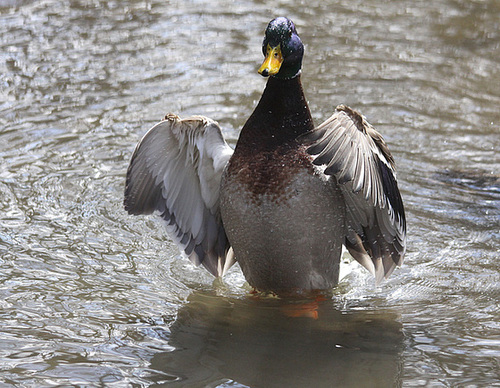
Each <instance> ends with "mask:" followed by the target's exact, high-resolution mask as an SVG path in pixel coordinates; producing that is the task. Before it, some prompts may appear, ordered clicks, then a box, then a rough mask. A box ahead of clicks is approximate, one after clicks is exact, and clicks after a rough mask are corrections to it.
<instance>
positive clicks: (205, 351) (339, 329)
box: [150, 292, 403, 387]
mask: <svg viewBox="0 0 500 388" xmlns="http://www.w3.org/2000/svg"><path fill="white" fill-rule="evenodd" d="M169 345H170V346H172V348H173V349H174V350H172V351H168V352H162V353H158V354H156V355H155V356H154V357H153V358H152V360H151V365H150V368H151V369H152V370H151V372H153V373H152V376H150V377H151V379H152V380H154V381H155V382H156V383H157V385H156V386H167V385H168V386H170V385H173V386H185V387H187V386H189V387H203V386H214V385H218V384H222V383H224V382H228V380H229V381H230V380H232V382H231V384H234V383H237V384H244V385H248V386H251V387H271V386H276V385H279V386H287V387H303V386H313V387H323V386H325V387H326V386H332V384H334V385H336V386H343V387H349V386H352V387H365V386H366V387H390V386H391V387H392V386H400V385H401V382H400V379H401V369H402V362H401V353H402V351H403V333H402V325H401V324H400V322H399V319H398V316H397V314H395V313H393V312H390V311H389V312H388V311H381V310H377V311H369V310H366V309H365V310H361V309H360V310H356V309H350V310H349V311H342V310H341V309H339V308H337V307H335V304H334V302H332V300H326V301H321V302H314V301H300V302H299V301H282V300H278V299H274V298H273V299H253V298H246V299H230V298H223V297H217V296H214V295H210V294H207V293H200V292H195V293H193V294H191V295H190V297H189V298H188V303H187V304H186V305H185V306H184V307H183V308H181V309H180V311H179V313H178V317H177V320H176V321H175V323H174V324H173V325H172V326H171V333H170V336H169Z"/></svg>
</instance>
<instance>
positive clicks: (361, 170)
mask: <svg viewBox="0 0 500 388" xmlns="http://www.w3.org/2000/svg"><path fill="white" fill-rule="evenodd" d="M308 137H309V140H311V141H312V142H313V143H312V145H311V146H310V147H309V148H308V152H309V153H310V154H311V155H315V159H314V162H313V163H314V164H315V165H318V166H321V165H324V166H326V168H325V170H324V173H325V174H326V175H331V176H334V177H335V180H333V182H336V184H338V185H339V186H340V189H341V191H342V193H343V196H344V200H345V203H346V209H347V216H346V219H347V233H346V239H345V245H346V247H347V249H348V250H349V252H350V253H351V255H352V256H353V257H354V258H355V259H356V260H357V261H358V262H360V263H361V264H362V265H363V266H364V267H366V268H367V269H368V270H369V271H370V272H371V273H372V274H373V275H374V276H375V279H376V282H377V284H378V283H380V281H381V280H382V279H383V278H387V277H388V276H389V275H390V274H391V273H392V271H393V270H394V268H395V267H396V266H400V265H401V264H402V262H403V257H404V253H405V249H406V218H405V212H404V207H403V201H402V199H401V195H400V193H399V189H398V185H397V182H396V172H395V167H394V159H393V158H392V155H391V153H390V152H389V149H388V147H387V145H386V143H385V141H384V139H383V138H382V136H381V135H380V134H379V133H378V132H377V131H375V129H374V128H373V127H372V126H371V125H370V124H369V123H368V122H367V121H366V119H365V118H364V117H363V116H361V115H360V114H359V113H357V112H356V111H354V110H352V109H350V108H348V107H346V106H344V105H340V106H338V107H337V109H336V110H335V113H334V114H333V115H332V116H331V117H330V118H329V119H328V120H326V121H325V122H324V123H322V124H321V125H320V126H319V127H318V128H316V129H315V130H314V131H312V132H311V133H310V134H309V135H308Z"/></svg>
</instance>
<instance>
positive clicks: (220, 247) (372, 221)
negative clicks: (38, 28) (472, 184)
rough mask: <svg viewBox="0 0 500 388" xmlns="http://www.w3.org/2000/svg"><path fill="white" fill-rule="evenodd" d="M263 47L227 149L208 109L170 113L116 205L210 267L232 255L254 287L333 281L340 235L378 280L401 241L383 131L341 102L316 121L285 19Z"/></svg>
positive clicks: (400, 213)
mask: <svg viewBox="0 0 500 388" xmlns="http://www.w3.org/2000/svg"><path fill="white" fill-rule="evenodd" d="M262 50H263V53H264V56H265V59H264V62H263V64H262V66H261V67H260V69H259V70H258V72H259V73H260V74H261V75H262V76H264V77H269V78H268V81H267V84H266V87H265V90H264V92H263V94H262V97H261V98H260V101H259V103H258V104H257V107H256V108H255V110H254V111H253V113H252V115H251V116H250V117H249V118H248V120H247V122H246V123H245V125H244V126H243V128H242V129H241V133H240V136H239V139H238V142H237V144H236V146H235V149H234V151H233V149H232V148H231V147H229V145H228V144H227V143H226V141H225V140H224V138H223V135H222V132H221V128H220V127H219V124H218V123H217V122H215V121H214V120H212V119H209V118H207V117H203V116H193V117H189V118H186V119H181V118H179V117H178V116H176V115H174V114H169V115H167V116H166V117H165V119H164V120H163V121H161V122H159V123H158V124H156V125H155V126H153V128H151V129H150V130H149V131H148V132H147V133H146V135H145V136H144V137H143V138H142V140H141V141H140V142H139V144H138V145H137V147H136V149H135V151H134V153H133V156H132V159H131V162H130V165H129V168H128V171H127V179H126V189H125V201H124V204H125V209H126V210H127V211H128V212H129V213H130V214H150V213H153V212H156V213H158V214H159V215H160V217H161V218H162V219H163V221H164V223H165V226H166V229H167V232H168V234H169V235H170V237H171V238H172V239H173V240H174V241H175V243H177V245H178V246H179V247H180V249H181V250H182V251H183V252H184V253H185V254H186V255H187V256H188V257H189V258H190V259H191V261H192V262H194V263H195V264H197V265H199V264H202V265H203V266H204V267H205V268H206V269H207V270H208V271H209V272H210V273H212V274H213V275H214V276H222V275H224V274H225V273H226V272H227V270H228V269H229V268H230V267H231V265H233V264H234V263H235V261H238V263H239V265H240V267H241V270H242V272H243V274H244V276H245V278H246V280H247V281H248V283H249V284H250V285H251V286H253V287H254V288H255V289H256V290H259V291H265V292H273V293H276V294H278V295H279V294H286V293H294V292H308V291H312V290H329V289H332V288H333V287H335V286H336V285H337V283H338V278H339V263H340V257H341V251H342V246H343V245H344V246H345V247H346V248H347V250H348V251H349V252H350V254H351V255H352V256H353V257H354V259H356V260H357V261H358V262H359V263H361V264H362V265H363V266H364V267H366V268H367V269H368V270H369V271H370V272H371V273H372V274H373V275H374V277H375V280H376V283H377V284H378V283H380V281H381V280H382V279H383V278H387V277H388V276H389V275H390V274H391V273H392V272H393V270H394V268H395V267H396V266H399V265H401V263H402V261H403V257H404V253H405V245H406V220H405V212H404V208H403V202H402V199H401V195H400V193H399V190H398V185H397V182H396V173H395V166H394V159H393V157H392V156H391V153H390V152H389V149H388V147H387V145H386V143H385V141H384V139H383V138H382V136H381V135H380V134H379V133H378V132H376V131H375V129H374V128H373V127H372V126H371V125H370V124H369V123H368V122H367V121H366V119H365V117H363V116H362V115H360V114H359V113H358V112H356V111H354V110H353V109H350V108H348V107H347V106H344V105H340V106H338V107H337V108H336V110H335V112H334V113H333V115H332V116H331V117H330V118H329V119H327V120H326V121H325V122H323V123H322V124H321V125H319V126H318V127H315V126H314V124H313V120H312V117H311V113H310V111H309V107H308V105H307V102H306V99H305V96H304V92H303V89H302V85H301V80H300V78H301V76H300V73H301V66H302V57H303V53H304V46H303V44H302V42H301V39H300V38H299V35H298V34H297V30H296V28H295V25H294V24H293V22H292V21H291V20H289V19H287V18H285V17H279V18H276V19H274V20H272V21H271V22H270V23H269V25H268V26H267V29H266V32H265V38H264V42H263V45H262Z"/></svg>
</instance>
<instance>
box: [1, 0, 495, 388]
mask: <svg viewBox="0 0 500 388" xmlns="http://www.w3.org/2000/svg"><path fill="white" fill-rule="evenodd" d="M303 3H304V4H298V3H297V2H295V1H284V0H283V1H275V2H272V4H271V3H269V2H260V1H255V2H251V1H235V2H229V1H226V2H223V1H220V2H214V1H210V2H209V1H170V2H144V1H122V2H113V1H110V2H99V1H69V2H67V1H57V0H54V1H42V2H33V1H22V0H3V1H0V45H1V49H0V210H1V211H0V381H1V382H2V386H16V387H39V386H48V387H50V386H86V387H88V386H120V387H121V386H134V387H139V386H169V385H173V386H189V387H196V386H200V387H202V386H211V387H216V386H219V387H230V386H238V387H242V386H250V387H263V386H266V387H268V386H346V387H348V386H352V387H354V386H356V387H360V386H370V387H372V386H379V387H388V386H404V387H416V386H433V387H448V386H467V387H483V386H500V383H499V381H500V365H499V361H498V360H499V359H500V336H499V332H500V323H499V322H500V311H499V301H500V272H499V268H500V264H499V256H500V255H499V248H500V233H499V229H500V228H499V224H500V156H499V150H500V136H499V134H500V130H499V126H500V110H499V109H498V108H499V106H500V86H499V85H500V72H499V71H498V69H499V66H500V43H499V42H500V26H499V21H500V2H498V1H494V0H490V1H469V2H459V1H452V0H439V1H436V2H432V3H429V2H426V1H401V2H390V3H388V2H381V1H341V2H327V1H314V0H313V1H308V2H303ZM306 3H307V5H306ZM277 15H287V16H289V17H291V18H292V19H293V20H294V21H295V23H296V25H297V28H298V31H299V33H300V35H301V37H302V39H303V41H304V42H305V44H306V57H305V60H304V69H303V84H304V88H305V92H306V95H307V97H308V100H309V103H310V107H311V110H312V112H313V116H314V118H315V119H316V120H317V122H320V121H321V120H322V119H325V118H327V117H328V116H329V115H330V114H331V112H332V111H333V107H334V106H336V105H337V104H339V103H345V104H348V105H350V106H352V107H354V108H356V109H359V110H360V111H361V112H363V114H364V115H366V116H367V117H368V119H369V120H370V122H372V123H373V124H374V125H375V126H376V128H377V129H378V130H379V131H381V132H382V133H383V134H384V136H385V138H386V140H387V142H388V143H389V146H390V148H391V151H392V153H393V155H394V156H395V159H396V162H397V165H398V180H399V185H400V188H401V191H402V195H403V199H404V201H405V205H406V210H407V217H408V254H407V257H406V261H405V263H404V266H403V267H402V268H401V269H398V270H396V271H395V273H394V274H393V275H392V276H391V278H390V279H389V281H387V282H385V283H384V284H383V285H382V286H381V287H379V288H375V286H374V284H373V280H372V279H371V277H370V276H369V275H368V274H367V273H366V272H365V271H364V270H362V269H360V268H359V267H358V266H357V264H356V263H346V264H345V265H344V273H345V274H346V275H345V277H344V279H343V280H342V282H341V284H340V286H339V288H338V289H337V290H335V294H334V297H333V298H332V299H328V300H322V301H317V302H313V301H306V302H307V303H309V304H306V305H305V307H307V308H304V305H300V306H302V307H300V306H297V305H295V303H291V302H286V301H279V300H275V299H254V298H253V297H251V296H250V294H249V292H248V289H247V288H246V287H245V285H244V279H243V277H242V275H241V273H240V271H239V269H238V268H237V266H235V267H234V268H233V269H232V270H231V272H230V274H229V275H228V276H227V277H226V278H225V281H224V283H223V284H214V283H213V279H212V278H211V277H210V275H208V273H205V272H203V271H202V270H200V269H196V268H194V267H192V266H191V264H190V263H188V262H187V261H185V260H182V259H180V257H179V254H178V251H177V250H176V248H175V247H173V246H172V245H171V244H170V243H169V242H168V241H166V237H165V234H164V232H163V231H162V230H161V228H160V225H159V223H157V222H156V220H154V219H151V218H147V217H131V216H128V215H127V214H126V213H125V212H124V210H123V208H122V196H123V186H124V177H125V172H126V168H127V165H128V161H129V158H130V156H131V153H132V151H133V148H134V146H135V144H136V142H137V141H138V140H139V139H140V137H141V136H142V135H143V134H144V133H145V131H146V130H147V129H148V128H149V127H150V126H151V125H152V124H154V123H155V122H156V121H158V120H159V119H161V118H162V117H163V116H164V115H165V114H166V113H168V112H176V113H179V114H181V115H182V116H187V115H189V114H204V115H207V116H209V117H212V118H214V119H216V120H218V121H219V122H220V123H221V125H222V126H223V127H224V131H225V136H226V137H227V138H228V139H229V141H230V143H231V144H234V143H235V141H236V139H237V136H238V131H239V128H241V126H242V125H243V123H244V122H245V120H246V118H247V117H248V115H249V114H250V113H251V111H252V109H253V107H254V106H255V103H256V101H257V100H258V98H259V96H260V93H261V92H262V90H263V87H264V82H265V80H264V79H262V78H261V77H260V76H259V75H258V74H257V73H256V70H257V68H258V66H259V62H260V61H261V60H262V54H261V51H260V45H261V40H262V37H263V31H264V29H265V26H266V24H267V22H268V21H269V20H270V19H271V18H272V17H273V16H277ZM301 309H302V310H304V313H305V315H304V316H301V317H293V315H298V313H297V311H298V310H301Z"/></svg>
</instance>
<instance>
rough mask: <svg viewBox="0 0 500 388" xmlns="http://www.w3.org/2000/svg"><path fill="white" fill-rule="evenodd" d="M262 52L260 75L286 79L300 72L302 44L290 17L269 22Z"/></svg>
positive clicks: (302, 53) (302, 52)
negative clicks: (262, 60)
mask: <svg viewBox="0 0 500 388" xmlns="http://www.w3.org/2000/svg"><path fill="white" fill-rule="evenodd" d="M262 52H263V53H264V56H265V59H264V63H263V64H262V66H261V67H260V68H259V74H261V75H262V76H264V77H267V76H273V77H276V78H284V79H288V78H293V77H295V76H297V75H298V74H299V73H300V68H301V67H302V57H303V55H304V45H303V44H302V41H301V40H300V38H299V35H298V34H297V30H296V29H295V25H294V24H293V22H292V21H291V20H290V19H287V18H285V17H279V18H276V19H273V20H271V21H270V22H269V24H268V26H267V29H266V36H265V37H264V42H263V43H262Z"/></svg>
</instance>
